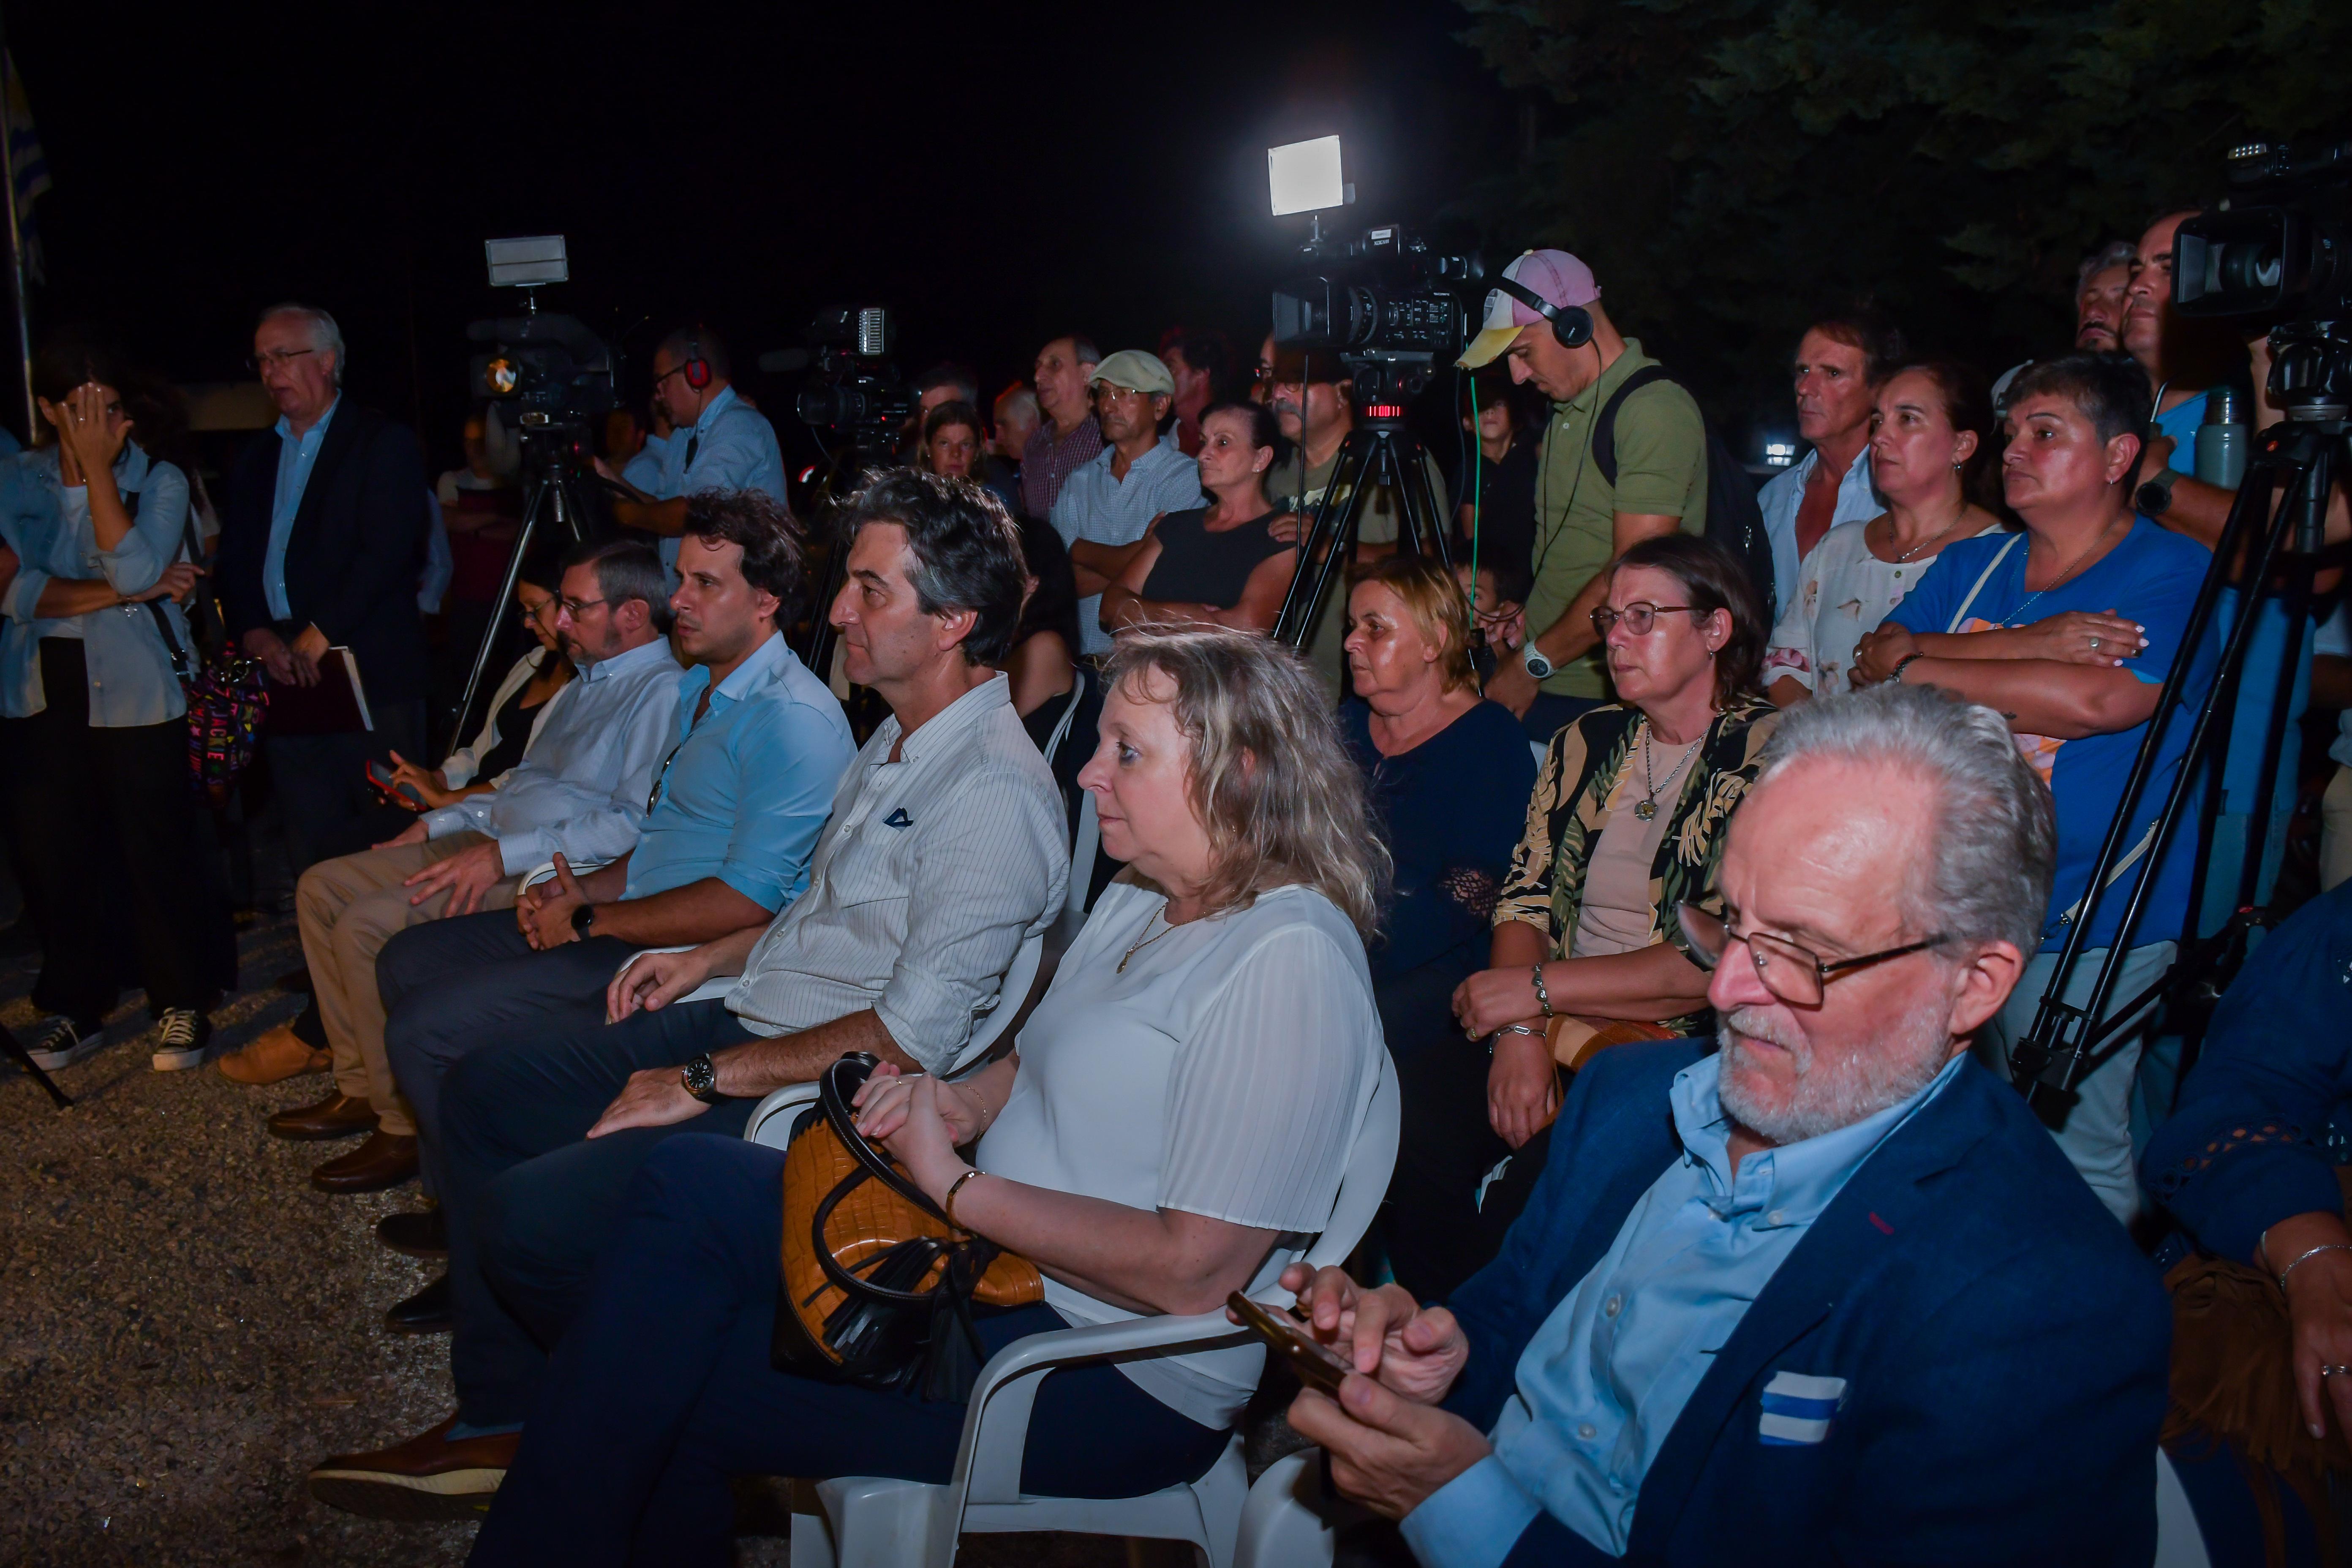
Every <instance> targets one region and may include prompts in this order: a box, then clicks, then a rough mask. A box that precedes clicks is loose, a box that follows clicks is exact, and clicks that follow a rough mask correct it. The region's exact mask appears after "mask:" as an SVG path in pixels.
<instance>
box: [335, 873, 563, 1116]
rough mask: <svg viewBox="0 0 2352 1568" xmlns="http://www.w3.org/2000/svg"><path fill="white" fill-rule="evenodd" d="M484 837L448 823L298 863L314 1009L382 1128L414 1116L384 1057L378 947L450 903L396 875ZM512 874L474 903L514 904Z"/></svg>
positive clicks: (353, 1086) (351, 1088)
mask: <svg viewBox="0 0 2352 1568" xmlns="http://www.w3.org/2000/svg"><path fill="white" fill-rule="evenodd" d="M488 842H489V840H488V839H487V838H485V837H482V836H481V835H480V834H478V833H453V834H451V835H449V836H448V837H446V838H435V839H429V840H427V841H426V842H425V843H423V844H404V845H402V846H401V847H398V848H395V849H367V850H362V852H361V853H359V854H357V855H346V856H343V857H342V858H341V859H336V860H321V861H320V862H319V863H318V864H317V865H315V866H313V867H311V868H310V869H309V870H307V871H305V872H303V873H302V879H301V881H300V882H299V883H298V884H297V885H296V887H295V889H294V908H295V915H296V919H297V921H298V922H299V925H300V927H301V931H302V956H303V957H304V958H305V959H306V960H307V961H309V963H310V984H311V988H312V993H313V994H314V995H315V996H316V997H317V999H318V1003H319V1016H320V1019H321V1020H322V1021H323V1022H324V1023H325V1024H326V1026H327V1044H328V1046H329V1047H330V1048H331V1049H332V1050H333V1051H334V1053H335V1087H336V1088H337V1089H340V1090H341V1091H342V1092H343V1093H345V1094H348V1095H350V1096H352V1098H353V1099H361V1100H366V1101H367V1102H368V1103H369V1104H370V1105H372V1106H373V1107H374V1108H375V1113H376V1117H377V1126H378V1127H379V1129H380V1130H381V1131H384V1132H387V1133H391V1134H394V1135H396V1136H399V1137H404V1138H414V1137H415V1135H416V1119H415V1115H414V1114H413V1113H412V1112H411V1111H410V1110H409V1109H408V1102H407V1101H406V1100H404V1099H402V1098H401V1094H400V1086H399V1085H398V1084H396V1083H394V1081H393V1077H392V1066H391V1064H390V1063H389V1062H388V1061H386V1060H385V1058H384V1054H383V998H382V997H381V996H379V995H378V994H377V992H376V987H375V955H376V954H377V953H379V952H383V944H384V943H385V942H390V941H391V940H392V939H393V938H394V936H397V935H398V934H399V933H400V932H402V931H406V930H407V929H408V928H409V927H410V926H413V925H422V924H424V923H425V921H430V920H438V919H440V918H441V916H442V915H443V914H444V913H445V912H446V911H447V910H448V908H449V895H448V893H446V891H444V892H438V893H436V894H434V895H433V896H432V897H431V898H429V899H427V900H425V901H424V902H423V903H421V904H411V903H410V902H409V901H408V900H409V898H410V897H411V894H410V891H409V889H407V888H405V887H403V886H402V885H401V884H402V883H404V882H405V881H406V880H407V879H409V878H411V877H413V876H415V875H416V873H417V872H419V871H422V870H423V869H425V868H426V867H427V866H430V865H432V864H433V863H434V862H436V861H437V860H446V859H447V858H449V857H450V856H452V855H455V854H457V852H458V851H459V850H461V849H467V848H471V847H473V846H475V845H477V844H487V843H488ZM519 880H520V879H518V878H514V877H507V878H503V879H500V880H499V881H498V882H495V883H493V884H491V886H490V888H489V890H488V891H487V892H485V893H484V894H483V895H482V905H481V907H482V908H483V909H486V910H510V909H512V908H514V901H515V885H516V883H517V882H518V881H519Z"/></svg>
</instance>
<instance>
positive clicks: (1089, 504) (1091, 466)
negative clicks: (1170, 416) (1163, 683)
mask: <svg viewBox="0 0 2352 1568" xmlns="http://www.w3.org/2000/svg"><path fill="white" fill-rule="evenodd" d="M1173 437H1174V432H1172V431H1171V433H1170V438H1169V439H1166V440H1163V441H1161V442H1160V443H1159V444H1158V445H1156V446H1154V447H1152V448H1151V450H1150V451H1148V452H1146V453H1144V454H1143V456H1141V457H1140V458H1136V459H1135V461H1134V462H1133V463H1131V464H1129V466H1128V470H1127V477H1126V478H1125V479H1118V478H1115V477H1113V475H1112V474H1111V471H1110V461H1111V459H1112V458H1115V457H1117V456H1118V448H1117V447H1104V448H1103V449H1102V450H1101V451H1099V452H1097V453H1096V454H1095V455H1094V456H1093V457H1092V458H1088V459H1087V461H1086V462H1085V463H1083V464H1081V465H1080V466H1079V467H1078V468H1077V470H1076V472H1074V473H1073V474H1071V475H1070V477H1069V478H1068V479H1064V480H1063V481H1062V493H1061V494H1060V495H1058V496H1055V498H1054V516H1053V519H1052V521H1053V524H1054V531H1055V532H1056V533H1058V534H1060V535H1061V536H1062V542H1063V543H1064V544H1075V543H1076V542H1078V541H1079V540H1081V539H1087V540H1091V541H1093V542H1095V543H1097V544H1132V543H1134V542H1136V541H1137V540H1139V539H1140V538H1142V537H1143V531H1144V530H1145V529H1147V528H1150V526H1151V520H1152V519H1153V518H1155V517H1158V516H1159V515H1160V513H1161V512H1163V511H1182V510H1186V509H1187V508H1190V507H1196V506H1204V505H1206V504H1207V502H1208V498H1207V497H1206V496H1205V495H1203V494H1202V490H1201V465H1200V464H1199V463H1197V462H1195V461H1194V460H1193V459H1192V458H1188V457H1186V456H1185V455H1184V452H1183V449H1182V448H1181V447H1178V446H1177V445H1176V442H1175V440H1174V438H1173ZM1110 645H1111V636H1110V634H1109V633H1108V632H1107V631H1105V630H1103V629H1102V595H1100V594H1089V595H1087V596H1086V597H1085V598H1083V599H1080V600H1079V601H1078V651H1079V652H1081V653H1108V652H1109V651H1110Z"/></svg>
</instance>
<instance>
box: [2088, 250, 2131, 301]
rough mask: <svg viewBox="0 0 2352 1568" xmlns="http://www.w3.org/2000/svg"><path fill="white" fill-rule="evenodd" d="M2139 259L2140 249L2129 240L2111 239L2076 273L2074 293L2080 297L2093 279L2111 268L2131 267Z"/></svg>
mask: <svg viewBox="0 0 2352 1568" xmlns="http://www.w3.org/2000/svg"><path fill="white" fill-rule="evenodd" d="M2138 259H2139V247H2138V246H2137V245H2134V244H2133V243H2132V242H2131V241H2130V240H2128V239H2111V240H2109V241H2107V243H2106V244H2105V245H2103V246H2101V247H2099V248H2098V249H2096V250H2095V251H2093V252H2091V254H2090V255H2088V256H2086V257H2084V258H2083V265H2082V266H2081V267H2080V268H2077V269H2076V270H2075V273H2074V292H2075V294H2076V295H2077V296H2080V295H2081V293H2082V292H2083V290H2084V289H2087V288H2089V287H2090V286H2091V279H2094V278H2095V277H2097V276H2098V275H2099V274H2100V273H2102V272H2105V271H2107V270H2108V269H2109V268H2116V267H2129V266H2130V265H2131V264H2132V263H2133V262H2135V261H2137V260H2138Z"/></svg>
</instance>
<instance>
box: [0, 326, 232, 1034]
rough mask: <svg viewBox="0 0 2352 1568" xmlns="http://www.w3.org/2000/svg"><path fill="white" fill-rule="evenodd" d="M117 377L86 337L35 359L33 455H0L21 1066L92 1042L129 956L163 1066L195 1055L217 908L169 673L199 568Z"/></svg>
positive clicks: (179, 480) (174, 499) (0, 701)
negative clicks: (30, 926) (28, 967)
mask: <svg viewBox="0 0 2352 1568" xmlns="http://www.w3.org/2000/svg"><path fill="white" fill-rule="evenodd" d="M122 384H123V375H122V373H121V370H120V369H119V368H118V366H117V364H116V363H115V361H114V360H113V358H112V356H111V355H110V354H109V353H105V352H104V351H102V350H100V349H97V348H95V347H93V346H91V345H89V344H86V343H74V342H52V343H50V344H48V345H47V347H45V348H44V349H43V351H42V353H40V355H39V356H38V357H37V359H36V360H35V362H34V367H33V387H34V391H35V394H36V395H37V400H38V402H39V405H40V415H41V416H40V419H39V420H38V421H37V424H36V426H35V430H34V437H35V440H36V441H37V446H36V447H34V448H33V449H32V450H31V451H29V452H25V453H21V454H19V455H17V456H16V457H13V458H8V459H7V460H6V461H5V464H0V538H5V541H6V543H7V545H8V548H9V549H10V550H11V551H13V552H15V554H16V557H17V558H18V561H19V562H20V563H21V564H20V567H19V570H18V571H17V574H16V577H15V578H14V580H13V581H11V582H10V583H9V584H7V586H6V588H5V592H0V741H5V745H0V750H5V752H6V754H7V757H8V759H9V760H8V763H7V768H6V808H7V816H8V820H9V828H10V833H11V837H12V839H13V847H14V848H15V850H16V858H17V863H18V867H19V869H20V870H21V872H22V874H23V879H24V883H25V900H26V906H27V908H28V909H29V910H30V911H31V913H32V915H33V917H34V921H35V922H36V924H37V926H38V927H39V929H40V932H41V944H42V959H41V974H40V979H39V980H38V981H37V983H36V984H35V985H34V987H33V1003H34V1005H35V1006H37V1007H38V1008H39V1009H40V1010H41V1011H42V1012H43V1013H45V1014H47V1015H48V1016H47V1018H46V1019H45V1020H44V1021H43V1023H42V1025H41V1026H40V1027H39V1028H38V1029H37V1031H36V1033H35V1037H34V1039H33V1041H32V1042H31V1049H32V1053H33V1058H34V1060H35V1061H37V1062H38V1063H39V1064H40V1065H41V1066H43V1067H44V1068H63V1067H67V1066H70V1065H71V1064H72V1063H74V1062H76V1061H79V1060H80V1059H81V1058H83V1057H85V1056H87V1055H89V1053H90V1052H91V1051H94V1050H96V1049H97V1048H98V1047H99V1045H100V1036H101V1033H102V1031H103V1027H104V1022H105V1017H106V1015H107V1014H108V1013H109V1012H110V1011H111V1010H112V1008H113V1006H114V1004H115V1000H116V997H117V994H118V992H119V989H120V985H121V980H122V979H123V978H124V977H125V976H126V975H128V974H129V973H131V972H132V971H133V969H134V965H135V971H136V974H137V978H138V979H139V981H140V982H141V984H143V985H144V986H145V988H146V992H147V1005H148V1008H149V1010H150V1011H151V1012H152V1014H153V1015H154V1016H155V1020H156V1023H157V1025H158V1030H157V1035H158V1038H157V1044H156V1047H155V1052H154V1065H155V1067H156V1068H158V1069H161V1070H166V1071H168V1070H171V1069H173V1068H187V1067H194V1066H195V1065H197V1064H198V1063H199V1062H200V1061H202V1060H203V1058H204V1051H205V1044H206V1043H207V1041H208V1039H209V1037H210V1035H211V1023H210V1021H209V1020H208V1019H207V1017H206V1016H205V1015H206V1014H207V1013H208V1012H209V1011H210V1010H211V1008H212V1005H213V1004H214V1002H215V999H216V997H217V994H218V981H219V976H218V975H217V973H216V967H217V966H216V964H215V954H217V953H219V952H223V951H224V949H225V946H226V944H225V942H224V941H223V938H222V931H223V927H222V924H221V922H222V921H223V920H224V919H225V910H223V908H222V907H221V903H220V900H219V899H218V898H217V897H216V896H215V893H214V891H213V886H212V879H211V878H210V877H209V876H208V875H207V874H206V868H205V861H204V860H203V858H202V856H201V853H200V851H199V848H198V844H199V840H198V837H197V835H196V818H195V801H194V795H193V793H192V788H191V784H190V779H189V772H188V736H187V717H186V715H187V700H186V698H185V696H184V694H183V692H182V690H181V688H180V680H179V675H178V671H177V668H176V664H177V661H178V659H180V658H184V659H186V660H189V661H191V668H193V661H194V658H196V649H195V645H194V642H193V641H192V640H191V639H190V637H189V635H188V623H187V619H186V617H185V616H184V615H183V614H182V613H181V609H180V605H179V601H180V600H182V599H184V598H186V597H187V596H188V595H189V594H190V593H191V592H192V591H193V590H194V585H195V583H196V576H197V573H196V568H195V567H194V566H193V565H191V564H189V562H188V554H189V545H188V480H187V477H186V476H185V475H184V474H183V473H182V472H181V471H180V469H179V468H176V467H174V466H173V464H170V463H166V462H162V461H159V460H156V459H152V458H150V457H149V456H148V455H147V454H146V453H145V452H144V451H142V449H141V448H140V447H138V446H137V445H136V444H134V443H133V442H132V441H131V421H130V420H129V419H128V418H127V417H126V416H124V414H123V412H122V395H121V391H120V390H119V389H120V388H121V385H122Z"/></svg>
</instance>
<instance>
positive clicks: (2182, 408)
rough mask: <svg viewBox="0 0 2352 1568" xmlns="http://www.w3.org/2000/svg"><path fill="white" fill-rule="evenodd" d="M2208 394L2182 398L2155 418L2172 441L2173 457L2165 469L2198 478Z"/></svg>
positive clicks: (2160, 428) (2158, 425)
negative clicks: (2199, 434)
mask: <svg viewBox="0 0 2352 1568" xmlns="http://www.w3.org/2000/svg"><path fill="white" fill-rule="evenodd" d="M2208 395H2209V394H2206V393H2202V392H2200V393H2199V394H2198V395H2196V396H2194V397H2188V398H2183V399H2182V400H2181V401H2179V403H2176V404H2174V405H2172V406H2171V407H2169V408H2168V409H2166V410H2165V411H2164V412H2163V413H2161V414H2159V415H2158V416H2156V427H2157V429H2158V430H2159V431H2161V432H2163V433H2164V434H2165V435H2167V436H2169V437H2172V456H2171V457H2170V458H2168V459H2166V461H2165V465H2164V466H2165V467H2166V468H2174V469H2177V470H2179V472H2181V473H2184V474H2187V475H2188V476H2189V478H2190V479H2195V478H2196V477H2197V427H2198V426H2200V425H2202V424H2204V423H2205V399H2206V397H2207V396H2208Z"/></svg>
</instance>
